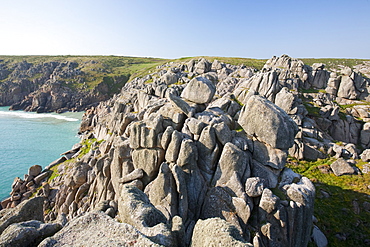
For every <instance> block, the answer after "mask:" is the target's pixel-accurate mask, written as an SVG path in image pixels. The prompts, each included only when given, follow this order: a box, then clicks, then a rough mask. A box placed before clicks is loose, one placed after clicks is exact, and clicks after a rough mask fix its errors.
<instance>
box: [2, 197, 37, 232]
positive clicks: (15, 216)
mask: <svg viewBox="0 0 370 247" xmlns="http://www.w3.org/2000/svg"><path fill="white" fill-rule="evenodd" d="M43 203H44V198H43V197H35V198H33V199H30V200H27V201H24V202H22V203H21V204H19V205H18V206H17V207H15V208H12V209H11V210H9V211H7V212H6V214H5V215H3V216H2V217H1V218H0V234H1V233H2V232H3V231H4V230H5V229H6V228H7V227H8V226H9V225H11V224H13V223H19V222H23V221H28V220H39V221H44V212H43Z"/></svg>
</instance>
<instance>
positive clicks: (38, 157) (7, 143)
mask: <svg viewBox="0 0 370 247" xmlns="http://www.w3.org/2000/svg"><path fill="white" fill-rule="evenodd" d="M8 109H9V107H0V201H1V200H3V199H4V198H6V197H8V196H9V192H10V191H11V185H12V183H13V180H14V178H15V177H20V178H22V179H23V178H24V174H26V173H27V172H28V168H29V167H30V166H32V165H36V164H37V165H41V166H42V167H45V166H47V165H48V164H49V163H50V162H52V161H54V160H56V159H58V158H59V157H60V154H61V153H63V152H65V151H67V150H69V149H71V147H72V146H73V145H74V144H75V143H77V142H79V138H78V136H77V132H78V128H79V125H80V120H81V117H82V115H83V113H82V112H67V113H62V114H56V113H47V114H37V113H31V112H23V111H9V110H8Z"/></svg>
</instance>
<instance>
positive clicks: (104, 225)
mask: <svg viewBox="0 0 370 247" xmlns="http://www.w3.org/2000/svg"><path fill="white" fill-rule="evenodd" d="M87 245H88V246H127V245H129V246H160V245H158V244H156V243H154V242H153V241H151V240H150V239H149V238H147V237H146V236H145V235H143V234H142V233H140V232H138V231H137V230H136V229H135V228H134V227H133V226H131V225H129V224H125V223H118V222H116V221H114V220H113V219H112V218H110V217H109V216H107V215H105V214H103V213H89V214H86V215H84V216H82V217H79V218H76V219H75V220H73V221H71V222H70V223H69V224H68V226H66V227H64V228H63V229H62V230H61V231H59V232H58V233H57V234H55V235H54V236H52V237H49V238H46V239H45V240H44V241H42V242H41V243H40V244H39V245H38V246H40V247H47V246H87Z"/></svg>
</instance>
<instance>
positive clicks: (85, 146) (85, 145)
mask: <svg viewBox="0 0 370 247" xmlns="http://www.w3.org/2000/svg"><path fill="white" fill-rule="evenodd" d="M103 141H104V140H99V141H97V140H96V138H92V139H85V140H83V141H82V142H81V145H82V147H81V149H80V154H79V155H78V158H82V157H83V156H84V155H85V154H87V153H88V152H90V150H91V147H92V145H93V144H94V143H97V144H100V143H102V142H103Z"/></svg>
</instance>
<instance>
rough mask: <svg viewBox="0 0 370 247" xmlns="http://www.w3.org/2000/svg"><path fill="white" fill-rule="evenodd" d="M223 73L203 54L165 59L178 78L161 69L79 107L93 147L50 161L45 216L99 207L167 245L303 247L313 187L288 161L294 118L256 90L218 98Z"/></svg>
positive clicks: (309, 226) (308, 229)
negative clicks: (242, 97)
mask: <svg viewBox="0 0 370 247" xmlns="http://www.w3.org/2000/svg"><path fill="white" fill-rule="evenodd" d="M192 65H193V67H191V66H192ZM175 66H176V65H175ZM184 66H186V67H184ZM182 69H183V70H182ZM184 69H186V71H191V72H187V73H189V74H190V73H192V75H191V77H193V78H191V79H189V80H187V82H186V83H184V81H185V80H186V79H184V76H181V73H185V72H183V71H184ZM229 70H230V68H227V66H225V65H223V64H221V63H219V62H214V63H210V62H208V61H206V60H204V59H203V60H200V61H198V63H196V62H194V63H191V62H190V63H188V64H187V65H181V66H179V67H171V68H170V73H173V74H175V75H177V81H181V83H173V82H174V79H173V75H171V76H170V75H167V74H168V73H169V72H165V73H161V74H163V75H166V76H163V75H161V76H158V78H157V79H153V77H154V75H152V78H151V79H149V77H148V80H149V81H153V82H150V83H145V80H141V79H137V80H134V81H132V82H131V83H128V84H127V85H126V86H125V87H124V88H123V90H122V93H121V94H120V95H116V96H115V97H114V98H113V99H111V100H109V101H107V102H103V103H101V104H100V105H99V106H98V107H96V108H93V109H91V110H90V111H88V112H87V113H86V114H85V116H84V119H83V126H82V127H83V128H81V131H84V139H85V140H84V142H89V141H90V142H92V144H91V149H90V150H89V151H88V152H87V154H84V155H82V156H81V155H80V156H77V158H75V159H71V160H70V161H69V162H64V163H61V164H59V165H58V167H57V170H58V173H59V174H60V176H59V177H56V178H55V179H54V180H53V181H52V183H51V192H50V195H49V196H47V197H46V203H45V205H46V210H47V211H48V213H47V215H46V216H45V219H46V220H47V221H52V220H55V219H56V218H57V217H60V215H66V216H67V219H68V220H73V222H75V221H74V219H75V218H78V216H79V215H82V214H86V213H87V214H91V213H88V212H92V211H94V212H96V211H103V212H105V213H106V214H108V215H110V216H111V217H115V218H117V219H119V220H120V221H121V222H124V223H127V224H130V225H131V226H133V227H135V228H136V229H137V230H138V231H139V232H140V234H142V235H143V236H145V237H146V238H148V239H150V241H153V242H155V243H157V244H161V245H165V246H188V245H193V246H206V245H207V246H208V245H209V244H212V243H213V244H215V243H218V242H219V241H227V242H224V243H225V244H226V245H227V243H235V244H236V243H237V244H239V245H240V246H248V245H250V246H251V245H252V243H253V245H254V246H270V245H271V246H272V245H274V246H306V245H307V243H308V241H309V239H310V236H311V230H312V214H313V202H314V194H315V189H314V186H313V185H312V183H311V182H310V181H309V180H308V179H307V178H303V177H300V176H299V175H298V174H295V173H294V172H292V171H291V170H290V169H287V168H285V162H286V159H287V154H288V149H289V148H290V147H291V146H292V145H293V144H294V137H295V135H296V133H297V131H298V127H297V125H296V123H295V122H294V121H293V120H292V119H291V118H290V117H289V115H287V114H286V113H285V112H284V110H282V109H281V108H279V107H278V106H276V105H275V104H274V103H272V102H271V101H269V100H268V99H266V98H264V97H261V96H258V95H254V96H251V97H249V98H248V101H247V102H246V104H245V105H244V106H242V105H240V104H239V103H238V101H237V100H236V99H235V96H234V95H233V94H230V92H229V93H227V94H224V95H223V97H220V96H217V97H216V96H215V95H216V94H217V91H218V90H219V89H218V83H219V82H218V78H224V77H225V76H226V79H227V77H228V76H227V73H229V74H230V71H229ZM242 70H244V68H243V67H240V68H237V69H236V71H239V72H238V73H239V74H240V73H242ZM176 71H177V73H176ZM234 72H235V71H234ZM200 73H201V74H200ZM212 74H213V77H211V75H212ZM247 76H249V75H247ZM231 78H232V77H231ZM226 79H225V80H226ZM229 80H230V81H232V80H231V79H230V78H229ZM235 80H237V81H241V79H236V78H235ZM171 83H172V84H171ZM128 89H129V90H128ZM92 138H93V139H92ZM76 220H77V219H76ZM224 228H225V229H229V230H227V231H223V230H222V231H223V232H222V233H221V232H220V231H221V229H224ZM62 232H63V230H62V231H61V234H62ZM204 232H207V234H209V237H205V239H200V238H199V236H204ZM63 234H64V235H63V236H65V234H67V233H63ZM65 237H67V236H65ZM55 239H58V240H55V241H61V242H63V241H66V240H65V239H64V240H63V239H62V238H61V237H60V236H59V237H58V238H55ZM45 241H46V242H47V241H51V240H45ZM248 243H249V244H248Z"/></svg>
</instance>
